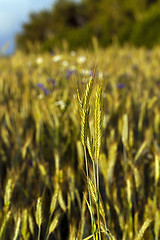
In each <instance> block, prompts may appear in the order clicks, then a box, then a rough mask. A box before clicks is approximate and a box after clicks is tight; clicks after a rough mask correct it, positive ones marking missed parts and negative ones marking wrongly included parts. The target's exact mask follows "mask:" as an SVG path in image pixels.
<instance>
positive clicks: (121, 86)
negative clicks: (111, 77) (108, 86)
mask: <svg viewBox="0 0 160 240" xmlns="http://www.w3.org/2000/svg"><path fill="white" fill-rule="evenodd" d="M125 86H126V85H125V84H124V83H117V88H118V89H121V88H125Z"/></svg>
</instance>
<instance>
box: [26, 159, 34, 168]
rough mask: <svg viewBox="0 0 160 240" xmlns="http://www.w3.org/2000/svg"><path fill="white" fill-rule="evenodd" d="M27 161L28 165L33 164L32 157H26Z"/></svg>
mask: <svg viewBox="0 0 160 240" xmlns="http://www.w3.org/2000/svg"><path fill="white" fill-rule="evenodd" d="M27 163H28V166H30V167H32V166H33V163H32V159H31V158H28V159H27Z"/></svg>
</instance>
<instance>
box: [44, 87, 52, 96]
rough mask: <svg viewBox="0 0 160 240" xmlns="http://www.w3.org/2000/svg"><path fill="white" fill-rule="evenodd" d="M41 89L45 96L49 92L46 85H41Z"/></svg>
mask: <svg viewBox="0 0 160 240" xmlns="http://www.w3.org/2000/svg"><path fill="white" fill-rule="evenodd" d="M42 91H43V93H44V95H45V96H48V95H49V94H50V91H49V90H48V89H47V88H46V87H43V88H42Z"/></svg>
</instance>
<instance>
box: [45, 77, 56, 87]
mask: <svg viewBox="0 0 160 240" xmlns="http://www.w3.org/2000/svg"><path fill="white" fill-rule="evenodd" d="M47 83H51V84H52V86H53V87H54V86H55V84H56V80H55V79H53V78H48V79H47Z"/></svg>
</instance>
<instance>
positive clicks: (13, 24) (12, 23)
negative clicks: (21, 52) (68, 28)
mask: <svg viewBox="0 0 160 240" xmlns="http://www.w3.org/2000/svg"><path fill="white" fill-rule="evenodd" d="M54 2H55V0H0V53H3V54H12V53H13V52H14V49H15V43H14V39H15V35H16V33H18V32H20V31H21V30H22V24H23V23H24V22H28V20H29V14H30V13H31V12H38V11H40V10H44V9H50V8H52V6H53V4H54Z"/></svg>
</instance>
